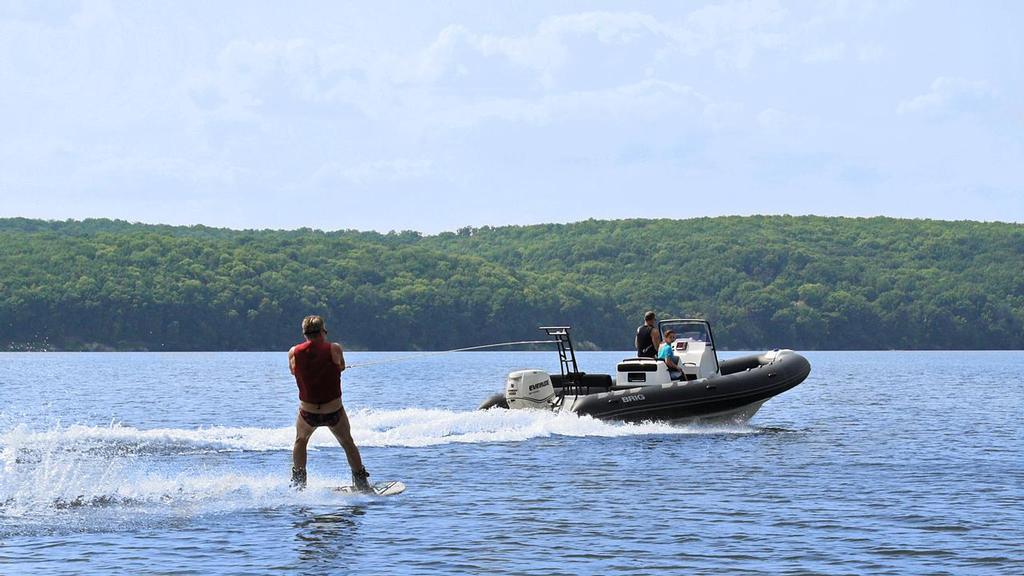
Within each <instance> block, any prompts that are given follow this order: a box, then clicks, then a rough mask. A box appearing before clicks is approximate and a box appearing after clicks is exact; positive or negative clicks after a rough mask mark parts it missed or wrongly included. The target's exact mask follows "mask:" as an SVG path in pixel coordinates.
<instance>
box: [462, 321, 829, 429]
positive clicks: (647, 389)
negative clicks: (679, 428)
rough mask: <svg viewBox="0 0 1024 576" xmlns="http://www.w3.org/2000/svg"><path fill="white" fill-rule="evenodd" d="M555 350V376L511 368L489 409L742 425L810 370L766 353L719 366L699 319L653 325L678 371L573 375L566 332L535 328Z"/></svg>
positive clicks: (631, 369) (638, 365)
mask: <svg viewBox="0 0 1024 576" xmlns="http://www.w3.org/2000/svg"><path fill="white" fill-rule="evenodd" d="M541 330H544V331H545V332H547V333H548V335H549V336H552V337H553V338H554V339H553V340H552V342H553V343H554V344H555V345H556V346H557V348H558V356H559V366H560V372H561V373H560V374H548V373H547V372H545V371H543V370H518V371H515V372H512V373H510V374H509V375H508V378H507V380H506V383H505V391H504V392H503V393H499V394H495V395H493V396H491V397H490V398H488V399H487V400H486V401H485V402H484V403H483V404H482V405H481V406H480V408H481V409H487V408H492V407H500V408H509V409H522V408H534V409H543V410H555V411H569V412H575V413H576V414H586V415H589V416H593V417H594V418H600V419H613V420H625V421H631V422H637V421H645V420H662V421H670V422H674V421H681V422H692V421H695V420H712V421H719V420H724V421H732V422H744V421H746V420H748V419H749V418H750V417H751V416H753V415H754V414H755V413H756V412H757V411H758V409H760V408H761V405H762V404H764V402H765V401H767V400H768V399H769V398H772V397H773V396H776V395H778V394H781V393H782V392H785V391H786V390H789V389H790V388H793V387H794V386H796V385H797V384H800V383H801V382H803V381H804V379H805V378H807V375H808V374H810V372H811V365H810V363H809V362H808V361H807V359H806V358H804V357H803V356H801V355H799V354H797V353H796V352H793V351H792V350H772V351H770V352H765V353H763V354H753V355H749V356H743V357H740V358H733V359H730V360H725V361H723V362H719V360H718V354H717V352H716V349H715V341H714V337H713V336H712V334H711V325H710V324H709V323H708V322H707V321H706V320H698V319H673V320H663V321H661V322H659V323H658V331H659V333H661V334H664V333H665V332H667V331H668V330H673V331H675V333H676V334H677V335H678V339H677V340H676V341H675V342H674V343H673V344H672V346H673V352H674V355H675V356H676V360H677V361H678V366H679V367H680V368H681V373H679V372H676V373H672V372H670V371H669V368H668V366H667V365H666V364H665V361H664V360H660V359H654V358H627V359H625V360H623V361H621V362H619V363H618V365H617V366H616V369H615V374H614V376H613V375H611V374H589V373H585V372H580V371H579V368H578V366H577V363H576V353H575V350H574V349H573V346H572V339H571V338H570V336H569V331H570V328H569V327H568V326H547V327H542V328H541Z"/></svg>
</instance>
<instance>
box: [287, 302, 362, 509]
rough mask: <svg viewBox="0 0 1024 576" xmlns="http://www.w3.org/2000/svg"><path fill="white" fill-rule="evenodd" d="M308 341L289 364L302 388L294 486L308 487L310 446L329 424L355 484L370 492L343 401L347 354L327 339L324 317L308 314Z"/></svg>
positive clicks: (294, 352) (294, 348) (305, 325)
mask: <svg viewBox="0 0 1024 576" xmlns="http://www.w3.org/2000/svg"><path fill="white" fill-rule="evenodd" d="M302 335H303V336H305V338H306V341H305V342H303V343H301V344H297V345H295V346H292V348H291V350H289V351H288V367H289V368H290V369H291V372H292V374H293V375H294V376H295V384H296V385H297V386H298V387H299V415H298V417H297V418H296V419H295V444H294V445H293V446H292V486H293V487H295V488H299V489H302V488H304V487H305V486H306V445H307V444H308V443H309V438H310V436H312V435H313V431H314V430H316V429H317V428H318V427H320V426H327V428H328V429H329V430H330V431H331V434H334V437H335V438H337V439H338V443H339V444H341V447H342V448H344V449H345V456H346V457H347V458H348V465H349V467H350V468H351V469H352V484H353V485H355V488H356V489H357V490H361V491H370V484H369V482H367V480H366V478H367V477H368V476H369V475H370V474H369V472H367V471H366V468H365V467H364V466H363V460H362V457H361V456H360V455H359V448H357V447H356V443H355V441H353V440H352V431H351V429H350V427H349V423H348V415H347V414H346V413H345V407H344V406H343V405H342V404H341V373H342V371H344V370H345V354H344V351H343V350H342V349H341V344H338V343H337V342H328V341H327V328H326V327H325V326H324V321H323V318H321V317H319V316H306V317H305V318H304V319H303V320H302Z"/></svg>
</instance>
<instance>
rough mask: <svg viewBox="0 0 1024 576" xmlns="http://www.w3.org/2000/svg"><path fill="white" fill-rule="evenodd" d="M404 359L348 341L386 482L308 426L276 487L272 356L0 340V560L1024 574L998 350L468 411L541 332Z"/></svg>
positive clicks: (1019, 468)
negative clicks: (653, 401) (604, 408)
mask: <svg viewBox="0 0 1024 576" xmlns="http://www.w3.org/2000/svg"><path fill="white" fill-rule="evenodd" d="M624 355H625V354H623V353H607V352H593V353H583V354H581V355H580V363H581V368H582V369H584V370H587V371H589V372H606V371H609V370H610V369H612V368H613V366H614V364H615V362H616V361H617V360H618V359H620V358H621V357H622V356H624ZM734 355H737V354H723V357H730V356H734ZM409 356H410V355H409V354H406V353H349V354H348V360H349V363H350V364H360V363H363V364H366V363H371V362H380V361H386V362H387V363H384V364H376V365H372V366H363V367H356V368H353V369H351V370H349V371H347V372H346V373H345V378H344V379H345V388H344V390H345V404H346V406H347V408H348V411H349V414H350V418H351V421H352V425H353V434H354V436H355V439H356V441H357V443H358V444H359V445H360V446H361V447H362V452H363V458H364V460H365V461H366V464H367V468H368V469H369V470H370V472H371V474H372V477H371V480H385V479H401V480H403V481H404V482H405V483H406V484H407V485H408V491H407V492H405V493H404V494H402V495H400V496H396V497H392V498H381V499H368V498H365V497H361V496H346V495H342V494H339V493H335V492H333V491H331V490H330V487H332V486H337V485H342V484H348V483H349V482H350V480H349V472H348V469H347V466H346V464H345V458H344V454H343V452H342V450H341V448H339V447H338V446H337V445H336V444H335V442H334V440H333V438H332V437H331V436H330V434H329V433H328V432H327V431H326V430H318V431H317V433H316V435H315V436H314V437H313V441H312V444H311V446H312V447H313V450H312V451H311V452H310V459H309V474H310V487H309V489H307V490H306V491H304V492H300V493H296V492H293V491H292V490H290V489H289V488H288V480H289V467H290V448H291V440H292V436H293V428H292V423H293V421H294V414H295V412H294V410H295V385H294V382H293V380H292V378H291V376H290V375H289V373H288V370H287V365H286V359H285V355H284V354H283V353H198V354H196V353H167V354H165V353H137V354H135V353H68V354H63V353H6V354H0V522H2V527H0V573H3V574H19V573H48V574H78V573H103V574H111V573H128V574H134V573H175V574H277V573H282V572H283V573H306V572H310V573H333V574H342V573H361V574H385V573H408V574H436V573H487V574H544V575H550V574H652V573H666V574H685V573H716V574H780V573H830V574H840V573H842V574H918V573H928V574H1024V546H1022V542H1024V455H1022V446H1024V432H1022V431H1024V426H1022V423H1021V414H1022V411H1024V383H1022V382H1024V353H1022V352H841V353H837V352H819V353H808V354H807V357H808V358H809V360H810V361H811V364H812V372H811V376H810V377H809V378H808V379H807V380H806V381H805V382H804V383H803V384H801V385H800V386H798V387H797V388H795V389H793V390H790V391H789V392H786V393H784V394H782V395H781V396H778V397H776V398H774V399H772V400H771V401H769V402H768V403H767V404H765V406H764V407H763V408H762V409H761V411H760V412H759V413H758V414H757V415H756V416H755V417H754V418H753V419H752V420H751V421H750V423H749V424H748V425H743V426H730V427H700V426H688V427H672V426H669V425H666V424H657V423H649V424H640V425H627V424H615V423H603V422H599V421H595V420H591V419H588V418H577V417H575V416H572V415H554V414H548V413H541V412H528V411H516V412H509V411H502V410H497V411H489V412H480V411H476V410H474V408H475V407H476V406H477V405H478V404H479V402H480V401H482V400H483V399H484V398H485V397H486V396H487V395H489V394H490V393H492V392H496V391H498V390H499V389H500V388H501V386H502V383H503V381H504V377H505V375H506V374H507V373H508V372H509V371H511V370H514V369H520V368H543V369H548V370H552V371H553V370H557V358H556V357H555V355H554V354H553V353H544V352H519V353H515V352H507V353H499V352H482V353H459V354H448V355H436V354H435V355H429V354H420V355H413V358H412V359H411V360H410V359H409ZM399 360H404V361H399Z"/></svg>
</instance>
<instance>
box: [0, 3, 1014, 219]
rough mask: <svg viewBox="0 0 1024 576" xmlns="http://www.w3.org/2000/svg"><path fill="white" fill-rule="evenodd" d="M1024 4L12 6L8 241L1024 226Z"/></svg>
mask: <svg viewBox="0 0 1024 576" xmlns="http://www.w3.org/2000/svg"><path fill="white" fill-rule="evenodd" d="M1022 22H1024V3H1022V2H1016V1H1005V2H999V1H984V2H970V3H969V2H952V1H950V2H934V1H920V2H918V1H901V0H892V1H886V2H872V1H870V0H849V1H843V0H829V1H820V2H813V1H810V0H806V1H799V2H782V1H773V0H744V1H735V2H731V1H720V2H681V1H676V2H643V1H640V2H559V1H544V2H541V1H537V2H530V3H522V2H497V1H494V2H476V1H466V2H402V3H388V2H359V3H345V2H310V3H307V2H297V3H270V2H267V3H256V2H164V3H150V2H131V3H110V2H71V1H68V2H59V1H58V2H19V1H10V0H7V1H2V2H0V51H2V57H0V127H2V135H3V136H2V139H0V216H25V217H35V218H49V219H65V218H85V217H110V218H121V219H126V220H130V221H141V222H160V223H169V224H197V223H201V224H207V225H215V226H228V227H232V228H297V227H302V226H309V227H314V228H322V229H330V230H333V229H342V228H356V229H362V230H371V229H372V230H381V231H387V230H404V229H412V230H419V231H423V232H428V233H434V232H439V231H443V230H454V229H456V228H459V227H462V226H466V225H472V226H481V225H503V224H533V223H539V222H566V221H577V220H583V219H587V218H599V219H607V218H628V217H666V218H689V217H695V216H713V215H722V214H821V215H845V216H873V215H889V216H897V217H914V218H916V217H922V218H938V219H949V220H957V219H972V220H1001V221H1013V222H1022V221H1024V39H1022V35H1021V33H1020V25H1021V23H1022Z"/></svg>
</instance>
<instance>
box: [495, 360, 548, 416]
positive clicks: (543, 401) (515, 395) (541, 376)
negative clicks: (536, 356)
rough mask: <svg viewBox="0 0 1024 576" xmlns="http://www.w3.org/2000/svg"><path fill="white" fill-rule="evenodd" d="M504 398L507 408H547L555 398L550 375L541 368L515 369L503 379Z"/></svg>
mask: <svg viewBox="0 0 1024 576" xmlns="http://www.w3.org/2000/svg"><path fill="white" fill-rule="evenodd" d="M505 398H506V399H507V400H508V407H509V408H542V409H545V410H548V409H550V408H551V404H552V402H553V400H554V398H555V387H554V386H552V385H551V376H549V375H548V373H547V372H544V371H543V370H517V371H516V372H511V373H509V375H508V380H506V381H505Z"/></svg>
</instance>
